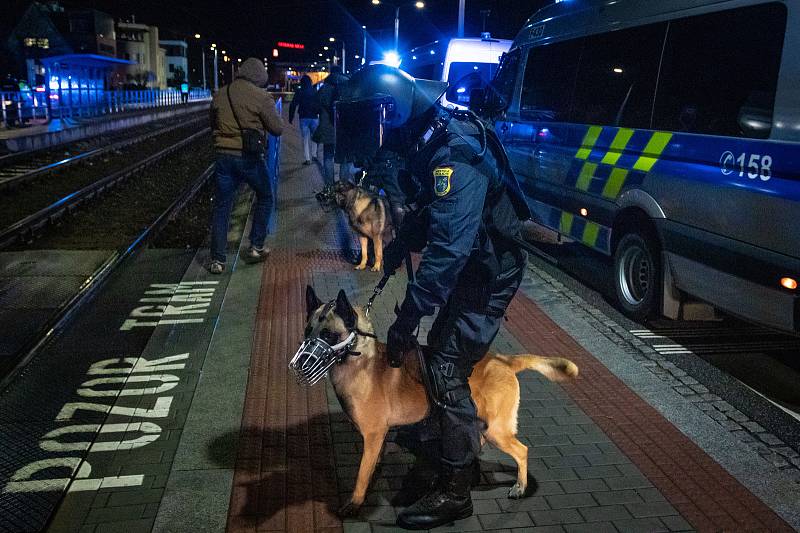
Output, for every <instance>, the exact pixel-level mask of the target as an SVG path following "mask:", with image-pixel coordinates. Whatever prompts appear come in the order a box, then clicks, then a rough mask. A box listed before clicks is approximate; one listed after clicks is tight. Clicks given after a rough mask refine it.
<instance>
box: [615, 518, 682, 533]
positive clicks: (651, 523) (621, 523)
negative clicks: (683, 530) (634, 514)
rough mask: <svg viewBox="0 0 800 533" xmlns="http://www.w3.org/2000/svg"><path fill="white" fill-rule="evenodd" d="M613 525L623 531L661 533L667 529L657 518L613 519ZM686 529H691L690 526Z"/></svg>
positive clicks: (625, 532) (626, 532) (627, 532)
mask: <svg viewBox="0 0 800 533" xmlns="http://www.w3.org/2000/svg"><path fill="white" fill-rule="evenodd" d="M614 525H615V526H617V529H619V530H620V531H623V532H624V533H661V532H665V531H669V528H667V527H666V526H664V524H662V523H661V520H659V519H658V518H629V519H626V520H614ZM687 525H688V524H687ZM688 529H691V526H690V527H689V528H688Z"/></svg>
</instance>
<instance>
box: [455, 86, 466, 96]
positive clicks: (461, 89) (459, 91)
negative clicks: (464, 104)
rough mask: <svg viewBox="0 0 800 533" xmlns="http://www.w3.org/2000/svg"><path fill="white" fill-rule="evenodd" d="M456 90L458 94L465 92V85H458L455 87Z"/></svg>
mask: <svg viewBox="0 0 800 533" xmlns="http://www.w3.org/2000/svg"><path fill="white" fill-rule="evenodd" d="M456 92H457V93H458V94H464V93H465V92H467V89H466V87H459V88H458V89H456Z"/></svg>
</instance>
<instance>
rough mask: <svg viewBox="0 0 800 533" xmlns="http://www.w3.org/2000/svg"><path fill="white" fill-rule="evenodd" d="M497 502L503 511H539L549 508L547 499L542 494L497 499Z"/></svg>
mask: <svg viewBox="0 0 800 533" xmlns="http://www.w3.org/2000/svg"><path fill="white" fill-rule="evenodd" d="M497 504H498V506H499V507H500V509H501V510H502V511H503V512H504V513H516V512H522V511H541V510H545V509H550V506H549V505H547V501H546V500H545V499H544V497H542V496H531V497H528V498H522V499H520V500H511V499H509V498H506V499H504V500H497Z"/></svg>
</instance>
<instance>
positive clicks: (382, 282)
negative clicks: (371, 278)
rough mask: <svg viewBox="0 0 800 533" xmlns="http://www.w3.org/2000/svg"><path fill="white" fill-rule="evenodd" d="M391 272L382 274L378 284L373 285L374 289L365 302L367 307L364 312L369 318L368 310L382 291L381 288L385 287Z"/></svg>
mask: <svg viewBox="0 0 800 533" xmlns="http://www.w3.org/2000/svg"><path fill="white" fill-rule="evenodd" d="M391 277H392V275H391V274H384V276H383V277H382V278H381V280H380V281H379V282H378V285H376V286H375V290H374V291H373V293H372V296H371V297H370V299H369V301H368V302H367V307H366V308H365V310H364V312H365V314H366V315H367V317H368V318H369V312H370V311H371V310H372V306H373V305H374V304H375V300H377V298H378V296H380V295H381V294H382V293H383V289H384V288H386V284H387V283H389V278H391Z"/></svg>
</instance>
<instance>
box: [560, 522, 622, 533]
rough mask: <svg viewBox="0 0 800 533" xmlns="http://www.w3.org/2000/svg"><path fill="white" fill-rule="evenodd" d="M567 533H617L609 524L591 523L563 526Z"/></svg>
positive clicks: (612, 525)
mask: <svg viewBox="0 0 800 533" xmlns="http://www.w3.org/2000/svg"><path fill="white" fill-rule="evenodd" d="M564 529H565V530H566V531H567V533H617V528H616V527H614V524H612V523H611V522H592V523H590V524H570V525H566V526H564Z"/></svg>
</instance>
